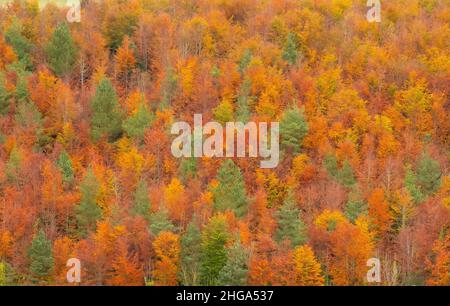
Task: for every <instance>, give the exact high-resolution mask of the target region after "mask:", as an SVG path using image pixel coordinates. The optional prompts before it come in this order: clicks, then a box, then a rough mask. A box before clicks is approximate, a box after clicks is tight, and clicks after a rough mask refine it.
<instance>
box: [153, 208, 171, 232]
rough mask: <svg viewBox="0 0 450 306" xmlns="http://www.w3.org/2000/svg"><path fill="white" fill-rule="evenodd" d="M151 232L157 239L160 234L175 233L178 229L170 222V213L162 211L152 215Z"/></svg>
mask: <svg viewBox="0 0 450 306" xmlns="http://www.w3.org/2000/svg"><path fill="white" fill-rule="evenodd" d="M149 223H150V226H149V230H150V232H151V233H152V234H153V235H154V236H155V237H156V236H158V234H159V233H160V232H175V231H176V230H177V228H176V227H175V225H173V223H172V222H171V221H170V220H169V213H168V212H167V211H166V210H164V209H162V210H159V211H157V212H155V213H152V214H151V215H150V221H149Z"/></svg>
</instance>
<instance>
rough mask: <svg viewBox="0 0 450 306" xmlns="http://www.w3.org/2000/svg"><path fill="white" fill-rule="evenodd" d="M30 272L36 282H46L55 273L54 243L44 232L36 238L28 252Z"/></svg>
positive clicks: (40, 232)
mask: <svg viewBox="0 0 450 306" xmlns="http://www.w3.org/2000/svg"><path fill="white" fill-rule="evenodd" d="M28 255H29V257H30V272H31V275H32V277H33V278H34V280H35V281H36V280H46V279H47V278H48V277H49V276H50V275H51V273H52V271H53V264H54V260H53V255H52V242H51V241H50V240H49V239H47V237H46V235H45V233H44V231H43V230H40V231H39V232H38V234H37V235H35V236H34V238H33V241H32V242H31V247H30V249H29V251H28Z"/></svg>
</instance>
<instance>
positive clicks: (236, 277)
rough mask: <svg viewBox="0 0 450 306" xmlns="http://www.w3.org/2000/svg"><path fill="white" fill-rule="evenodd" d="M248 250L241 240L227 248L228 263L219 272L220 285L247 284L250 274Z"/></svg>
mask: <svg viewBox="0 0 450 306" xmlns="http://www.w3.org/2000/svg"><path fill="white" fill-rule="evenodd" d="M248 255H249V254H248V251H247V250H246V249H245V248H244V247H243V246H242V244H241V243H240V241H239V240H236V242H235V243H234V244H233V245H232V246H231V247H230V248H228V250H227V263H226V264H225V266H224V267H223V269H222V270H221V271H220V273H219V279H218V285H220V286H245V285H247V275H248Z"/></svg>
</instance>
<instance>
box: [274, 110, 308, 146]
mask: <svg viewBox="0 0 450 306" xmlns="http://www.w3.org/2000/svg"><path fill="white" fill-rule="evenodd" d="M307 133H308V123H307V122H306V119H305V115H304V114H303V110H300V109H299V108H298V107H294V108H291V109H288V110H286V111H285V113H284V114H283V117H282V119H281V122H280V137H281V141H280V142H281V147H282V148H283V149H285V150H292V152H293V153H294V154H297V153H299V152H300V148H301V145H302V141H303V138H304V137H305V136H306V134H307Z"/></svg>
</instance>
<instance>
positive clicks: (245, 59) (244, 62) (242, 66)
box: [238, 49, 252, 74]
mask: <svg viewBox="0 0 450 306" xmlns="http://www.w3.org/2000/svg"><path fill="white" fill-rule="evenodd" d="M251 61H252V51H250V50H249V49H246V50H245V52H244V55H243V56H242V58H241V61H240V62H239V67H238V71H239V72H240V73H241V74H243V73H244V72H245V70H246V69H247V67H248V65H249V64H250V62H251Z"/></svg>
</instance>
